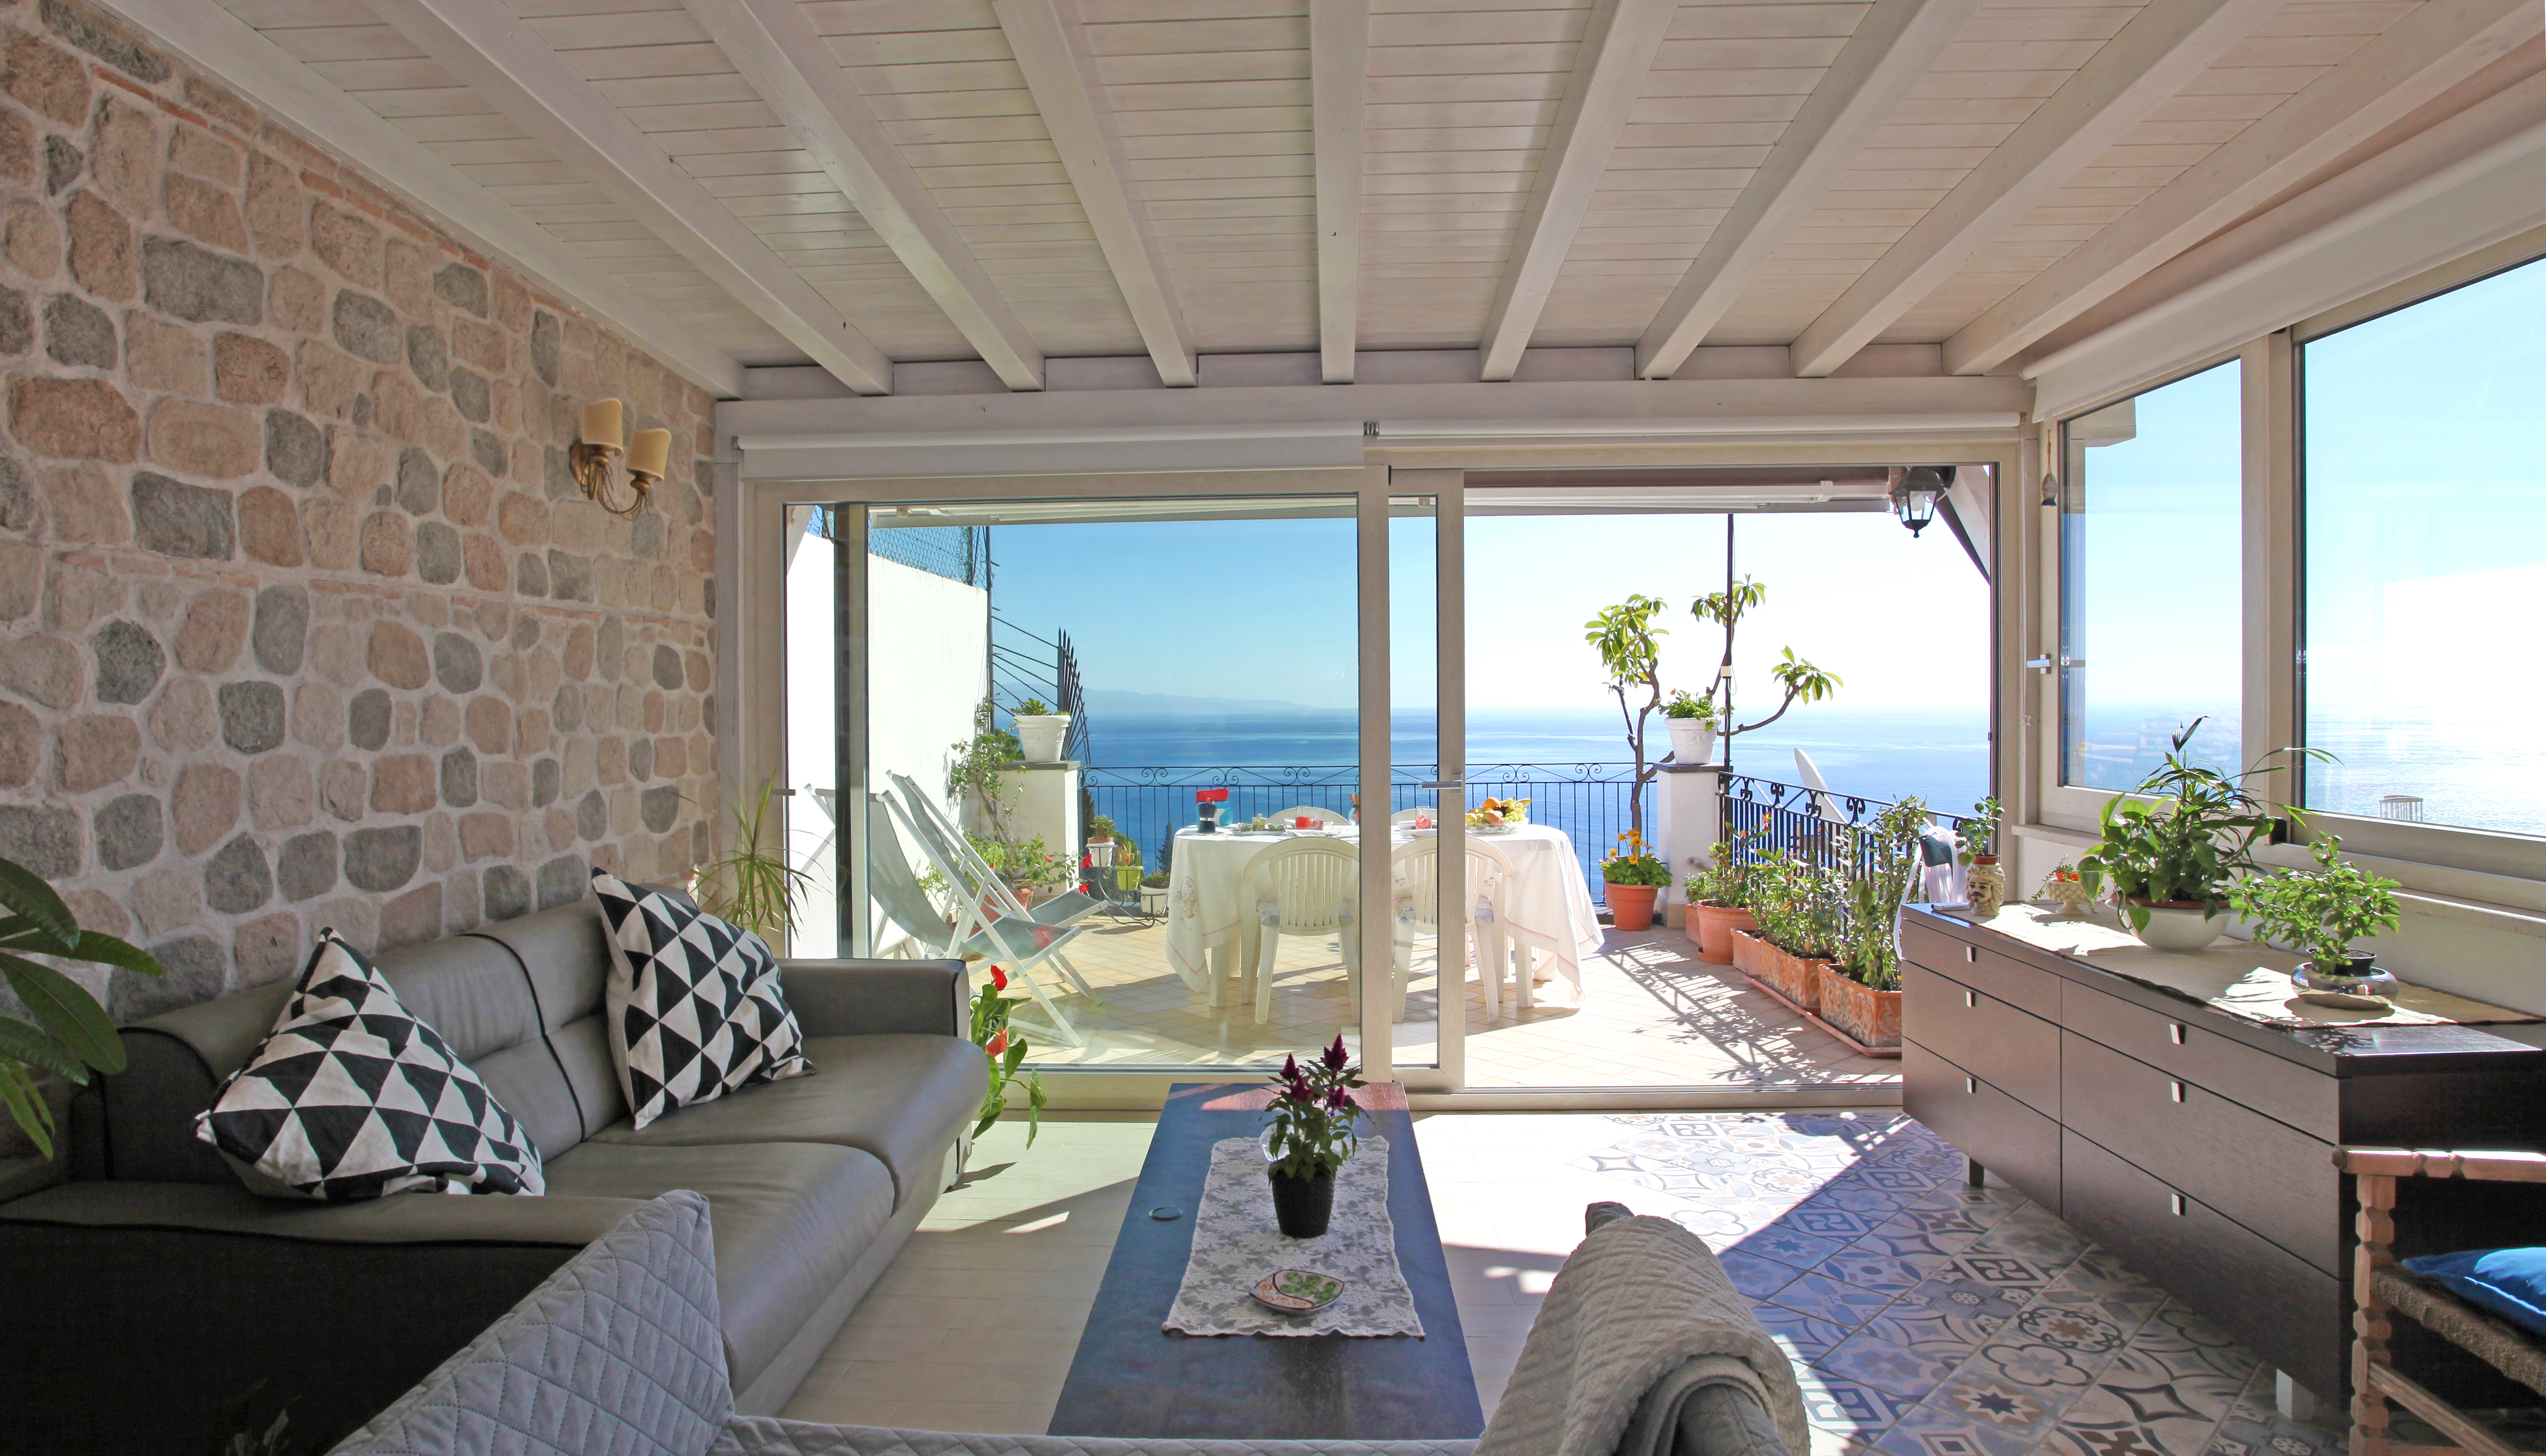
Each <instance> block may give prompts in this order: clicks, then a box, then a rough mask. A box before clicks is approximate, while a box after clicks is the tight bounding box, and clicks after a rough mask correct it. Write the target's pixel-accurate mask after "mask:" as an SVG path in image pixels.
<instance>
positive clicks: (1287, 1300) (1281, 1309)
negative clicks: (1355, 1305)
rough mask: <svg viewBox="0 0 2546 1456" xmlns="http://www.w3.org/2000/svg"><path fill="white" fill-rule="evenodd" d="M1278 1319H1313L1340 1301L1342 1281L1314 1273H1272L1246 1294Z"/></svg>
mask: <svg viewBox="0 0 2546 1456" xmlns="http://www.w3.org/2000/svg"><path fill="white" fill-rule="evenodd" d="M1246 1292H1247V1293H1249V1294H1252V1295H1254V1296H1255V1302H1256V1303H1257V1304H1260V1305H1262V1306H1264V1307H1265V1308H1266V1309H1268V1310H1271V1311H1273V1312H1274V1313H1275V1314H1281V1315H1314V1314H1315V1313H1316V1312H1317V1311H1319V1310H1321V1309H1324V1308H1325V1307H1326V1306H1328V1305H1330V1304H1333V1303H1334V1302H1335V1301H1336V1300H1338V1299H1340V1298H1342V1297H1343V1292H1344V1281H1343V1280H1341V1279H1338V1278H1336V1277H1335V1276H1334V1275H1332V1274H1320V1273H1318V1272H1316V1271H1315V1269H1275V1270H1274V1271H1273V1272H1271V1273H1269V1274H1267V1275H1265V1276H1264V1277H1263V1279H1261V1280H1260V1281H1258V1282H1257V1284H1256V1286H1255V1287H1254V1288H1252V1289H1250V1290H1248V1291H1246Z"/></svg>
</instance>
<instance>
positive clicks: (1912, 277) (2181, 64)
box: [1791, 0, 2281, 378]
mask: <svg viewBox="0 0 2546 1456" xmlns="http://www.w3.org/2000/svg"><path fill="white" fill-rule="evenodd" d="M2280 5H2281V0H2154V3H2152V4H2150V5H2149V6H2148V7H2147V8H2146V9H2144V10H2142V11H2140V12H2139V14H2138V15H2136V16H2135V17H2133V18H2132V20H2131V22H2130V24H2128V25H2126V26H2124V27H2123V28H2122V31H2121V34H2119V35H2117V36H2115V37H2114V38H2113V39H2112V40H2108V41H2106V42H2105V43H2104V45H2103V46H2102V47H2101V48H2100V49H2098V50H2097V51H2096V52H2095V53H2094V55H2093V56H2091V57H2089V58H2088V60H2087V61H2086V63H2085V64H2084V65H2083V66H2080V67H2079V69H2078V71H2077V73H2076V74H2074V75H2072V76H2071V77H2070V78H2069V80H2068V81H2067V82H2066V83H2065V84H2064V85H2062V86H2061V88H2060V89H2059V90H2058V91H2055V92H2053V93H2052V94H2051V96H2050V98H2049V99H2048V100H2046V101H2044V102H2043V103H2042V105H2040V106H2039V107H2036V108H2035V109H2034V111H2033V115H2032V116H2030V117H2028V118H2026V119H2025V121H2024V123H2023V124H2022V125H2020V126H2018V127H2016V128H2015V131H2014V132H2013V134H2011V135H2009V136H2008V137H2007V139H2006V140H2005V141H2003V142H2000V143H1999V144H1998V145H1997V146H1996V147H1995V148H1994V149H1993V150H1992V151H1991V152H1990V154H1989V155H1988V156H1987V157H1985V158H1983V159H1982V161H1981V164H1980V165H1979V166H1978V167H1975V168H1973V169H1972V171H1971V172H1970V173H1969V174H1968V175H1967V176H1965V177H1964V178H1963V180H1962V181H1961V182H1960V183H1958V184H1956V186H1955V187H1954V190H1953V191H1951V192H1949V193H1947V194H1946V195H1945V199H1944V201H1943V202H1939V203H1937V204H1936V205H1935V206H1934V207H1933V208H1931V209H1929V210H1928V212H1927V214H1926V215H1925V216H1923V217H1921V218H1919V219H1918V221H1917V222H1916V223H1915V224H1914V225H1912V226H1911V227H1910V231H1909V232H1908V233H1906V234H1904V235H1903V236H1902V238H1901V240H1900V241H1899V242H1897V243H1895V244H1893V245H1892V247H1891V248H1890V250H1888V251H1887V252H1885V253H1884V255H1883V256H1882V257H1881V258H1880V259H1877V260H1876V261H1875V264H1874V266H1873V267H1872V268H1869V269H1867V270H1866V271H1865V273H1864V274H1863V275H1861V276H1860V277H1859V278H1858V279H1857V281H1856V282H1855V283H1851V284H1849V285H1848V288H1847V291H1846V292H1844V293H1841V294H1840V295H1839V298H1838V301H1837V302H1835V303H1833V304H1831V305H1830V306H1829V307H1828V308H1827V309H1826V310H1825V311H1824V312H1823V314H1822V316H1821V317H1819V318H1817V319H1815V320H1813V322H1812V323H1811V324H1810V325H1808V326H1806V328H1805V329H1804V331H1803V333H1802V334H1800V335H1798V336H1797V337H1796V339H1795V342H1794V344H1793V346H1792V349H1791V352H1792V357H1793V362H1794V369H1795V372H1796V374H1798V375H1799V376H1802V377H1804V378H1818V377H1822V376H1825V375H1827V374H1829V373H1831V372H1832V371H1834V370H1835V369H1837V368H1838V366H1839V365H1841V364H1845V363H1847V362H1848V360H1849V359H1851V358H1853V357H1854V356H1855V355H1856V352H1857V351H1858V350H1860V349H1863V348H1864V347H1865V346H1866V345H1868V344H1871V343H1873V342H1874V341H1875V339H1876V338H1877V337H1879V336H1880V335H1881V334H1882V333H1883V331H1884V330H1885V329H1888V328H1890V327H1892V325H1893V324H1895V323H1897V322H1899V321H1900V319H1901V316H1902V315H1903V314H1905V313H1908V312H1909V311H1910V309H1911V308H1913V307H1916V306H1917V304H1918V302H1919V301H1920V300H1921V299H1923V298H1925V297H1926V296H1927V295H1928V294H1930V293H1932V292H1934V291H1935V290H1936V289H1937V288H1938V287H1939V286H1941V285H1942V284H1943V283H1945V281H1946V280H1948V279H1950V278H1952V277H1953V276H1954V275H1955V274H1956V273H1957V272H1959V271H1960V270H1961V269H1962V267H1963V265H1965V264H1967V263H1969V262H1970V261H1971V260H1972V259H1973V258H1974V257H1975V256H1977V255H1978V254H1979V253H1980V251H1981V250H1982V249H1983V248H1986V247H1988V246H1989V245H1990V244H1991V243H1992V242H1994V241H1995V240H1996V239H1997V238H1998V237H1999V236H2000V235H2002V234H2003V233H2004V232H2005V231H2006V229H2007V228H2009V227H2011V226H2013V225H2014V224H2015V223H2016V222H2018V221H2019V220H2021V219H2022V218H2023V217H2024V215H2025V214H2026V213H2027V212H2030V211H2032V210H2033V208H2034V207H2036V206H2037V205H2039V204H2040V203H2041V202H2043V201H2044V200H2045V199H2047V198H2049V197H2050V196H2051V194H2053V193H2054V192H2056V191H2058V190H2059V189H2060V188H2061V186H2062V185H2064V184H2065V183H2067V182H2068V181H2069V180H2070V179H2071V178H2073V177H2075V176H2077V175H2078V173H2079V170H2081V169H2082V168H2084V167H2085V166H2086V165H2087V164H2088V163H2090V162H2092V161H2094V160H2095V158H2096V157H2098V156H2100V155H2102V154H2103V152H2104V150H2105V149H2106V148H2107V147H2110V146H2111V145H2112V144H2113V143H2115V142H2117V141H2119V140H2121V139H2122V137H2123V136H2124V135H2125V134H2127V133H2128V132H2129V131H2130V129H2131V128H2132V127H2133V126H2136V125H2138V124H2139V123H2140V122H2141V121H2145V120H2147V119H2148V116H2149V114H2150V113H2151V112H2153V111H2155V110H2156V109H2157V108H2158V106H2159V104H2160V103H2162V102H2164V100H2165V99H2166V98H2168V97H2170V96H2172V95H2174V94H2175V93H2176V92H2178V91H2180V90H2182V89H2183V87H2184V86H2185V85H2186V84H2187V83H2188V82H2190V81H2191V80H2192V78H2193V77H2195V76H2197V75H2199V74H2201V72H2202V71H2204V70H2206V69H2208V68H2209V67H2210V65H2211V64H2212V63H2213V62H2215V61H2217V60H2218V59H2219V57H2220V56H2222V55H2224V54H2226V53H2227V50H2228V47H2229V46H2231V45H2234V44H2236V43H2237V42H2238V41H2239V40H2244V39H2245V38H2246V36H2247V35H2248V34H2249V32H2251V31H2252V30H2253V29H2254V27H2255V26H2257V25H2259V24H2261V23H2262V22H2263V20H2264V19H2266V18H2267V17H2269V16H2270V15H2271V14H2272V12H2274V11H2276V10H2278V9H2279V8H2280Z"/></svg>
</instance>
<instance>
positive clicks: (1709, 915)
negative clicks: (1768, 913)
mask: <svg viewBox="0 0 2546 1456" xmlns="http://www.w3.org/2000/svg"><path fill="white" fill-rule="evenodd" d="M1758 924H1759V922H1758V921H1757V920H1755V919H1753V918H1752V917H1751V914H1750V912H1749V910H1748V909H1746V908H1744V907H1741V906H1737V905H1718V904H1716V903H1714V902H1713V901H1700V902H1699V903H1697V904H1695V905H1692V906H1690V907H1689V908H1688V925H1689V935H1688V937H1689V938H1690V939H1692V940H1694V941H1696V942H1697V958H1698V959H1699V960H1702V961H1705V962H1707V963H1708V964H1709V965H1719V966H1720V965H1724V964H1727V963H1729V962H1730V961H1731V960H1732V959H1733V932H1734V931H1735V930H1751V929H1753V928H1755V927H1756V926H1757V925H1758Z"/></svg>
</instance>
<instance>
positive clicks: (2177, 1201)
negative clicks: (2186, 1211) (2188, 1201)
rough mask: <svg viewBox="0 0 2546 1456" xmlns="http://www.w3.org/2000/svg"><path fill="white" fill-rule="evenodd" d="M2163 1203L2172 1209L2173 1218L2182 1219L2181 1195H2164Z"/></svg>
mask: <svg viewBox="0 0 2546 1456" xmlns="http://www.w3.org/2000/svg"><path fill="white" fill-rule="evenodd" d="M2165 1201H2166V1202H2167V1204H2168V1205H2170V1206H2171V1207H2172V1208H2173V1209H2174V1216H2175V1217H2176V1218H2181V1217H2183V1195H2182V1194H2181V1193H2168V1194H2166V1195H2165Z"/></svg>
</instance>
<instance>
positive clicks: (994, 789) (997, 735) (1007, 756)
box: [946, 697, 1025, 840]
mask: <svg viewBox="0 0 2546 1456" xmlns="http://www.w3.org/2000/svg"><path fill="white" fill-rule="evenodd" d="M998 707H999V705H998V703H997V702H996V701H995V700H993V699H991V698H987V697H985V698H982V699H981V701H980V703H979V704H978V705H977V706H976V707H975V708H974V709H973V736H972V737H971V738H968V739H965V740H964V741H963V742H961V743H958V744H956V745H954V747H953V754H954V757H953V758H952V760H951V761H949V763H948V764H947V766H946V793H947V797H949V798H951V799H953V800H954V801H955V803H956V804H957V805H958V806H960V807H961V808H963V809H964V810H965V811H966V812H968V813H969V814H970V815H971V821H970V822H971V824H972V825H974V826H976V827H978V828H981V829H985V830H987V831H988V832H989V835H990V838H992V839H1000V840H1003V839H1006V838H1007V835H1008V808H1009V803H1008V797H1009V795H1008V789H1007V782H1006V776H1005V775H1006V774H1007V772H1008V770H1009V769H1011V768H1015V767H1016V766H1017V765H1019V764H1021V763H1023V762H1025V749H1024V746H1023V745H1021V744H1019V743H1018V742H1017V736H1016V735H1015V734H1013V733H1010V732H1008V731H1007V730H1006V729H1004V728H1001V727H998V726H997V725H996V724H995V723H993V722H992V719H993V718H994V717H995V716H996V715H997V713H998Z"/></svg>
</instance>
